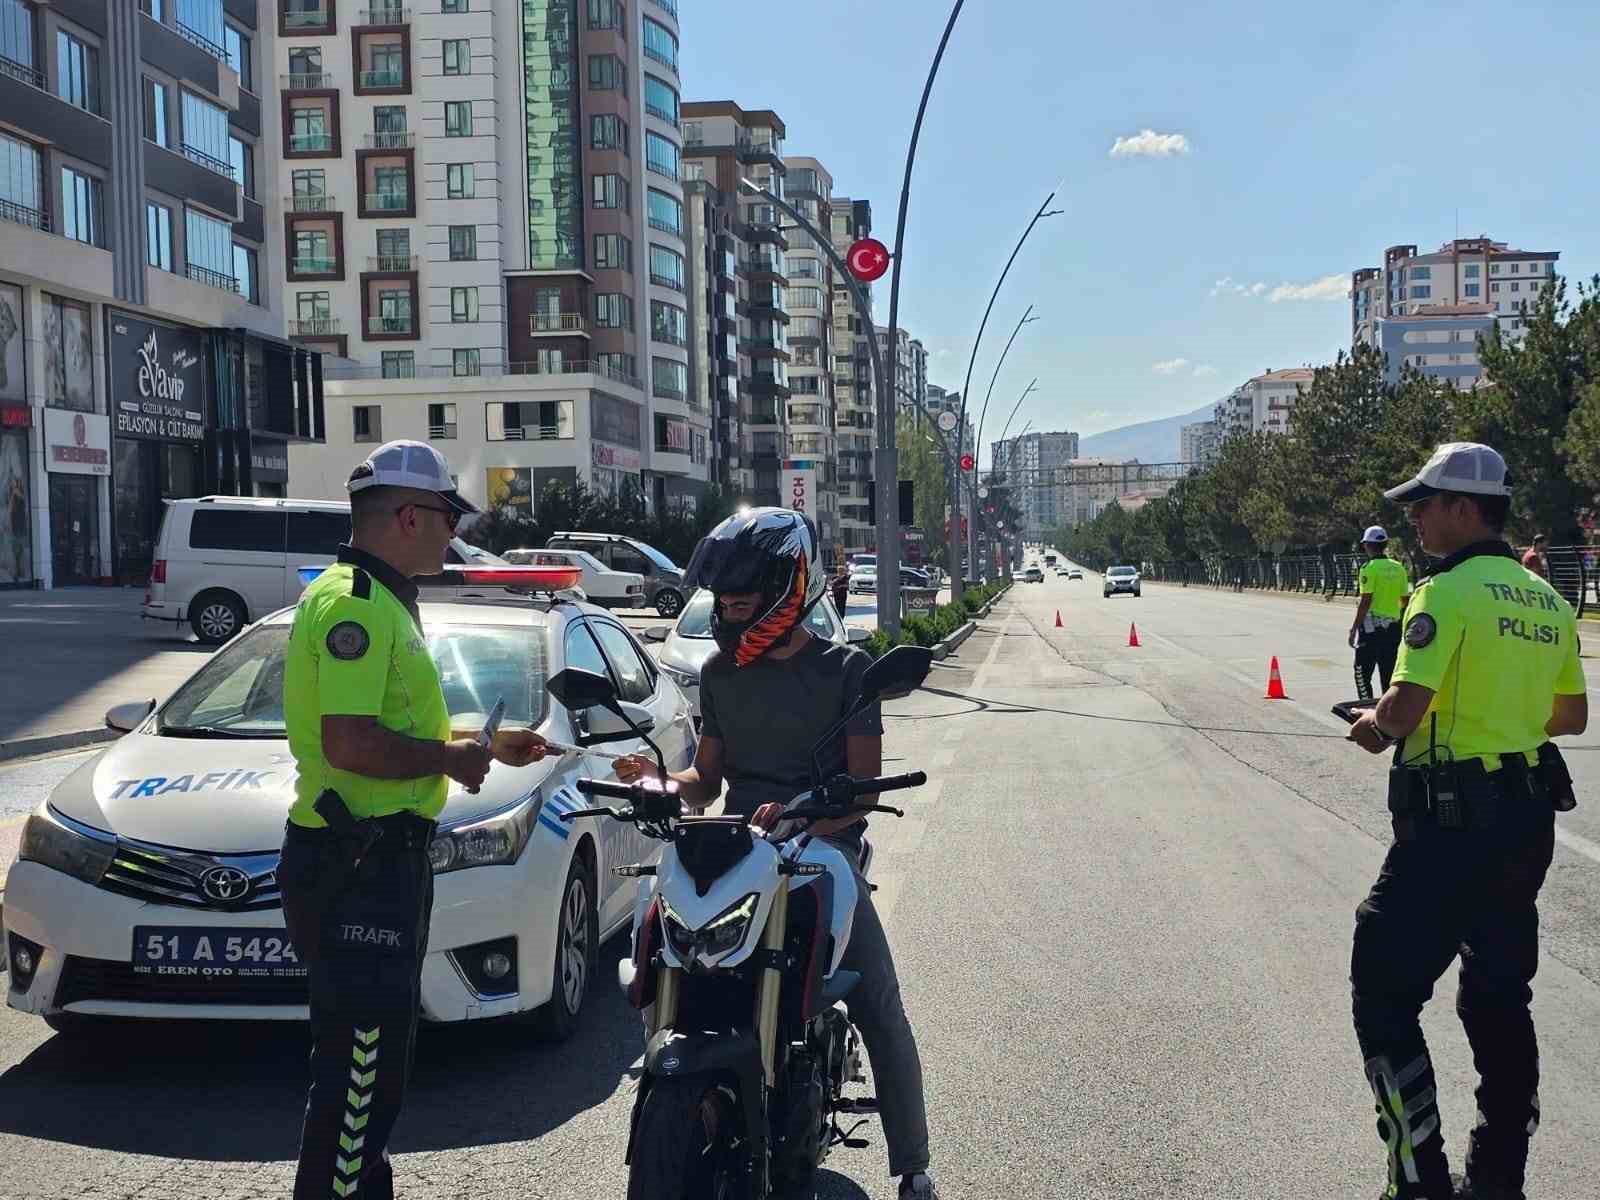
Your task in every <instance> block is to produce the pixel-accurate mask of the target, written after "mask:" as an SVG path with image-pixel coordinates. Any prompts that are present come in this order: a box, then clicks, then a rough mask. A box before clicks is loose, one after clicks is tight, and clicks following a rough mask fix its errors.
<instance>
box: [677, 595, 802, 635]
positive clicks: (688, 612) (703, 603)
mask: <svg viewBox="0 0 1600 1200" xmlns="http://www.w3.org/2000/svg"><path fill="white" fill-rule="evenodd" d="M806 628H807V629H809V630H810V631H811V632H812V633H814V634H815V635H816V636H817V637H820V638H832V637H833V622H832V621H831V620H830V619H829V617H828V610H827V609H825V608H824V607H823V606H822V602H821V601H820V600H819V601H818V602H817V603H816V604H814V605H812V606H811V611H810V612H809V613H807V614H806ZM674 632H675V633H676V634H677V635H678V636H679V637H686V638H708V637H710V636H711V593H710V592H708V591H706V590H705V589H704V588H701V589H700V590H699V591H698V592H696V593H695V594H694V595H693V596H691V597H690V598H689V603H687V604H685V605H684V606H683V615H682V616H681V617H679V618H678V627H677V629H676V630H674Z"/></svg>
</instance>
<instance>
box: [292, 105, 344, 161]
mask: <svg viewBox="0 0 1600 1200" xmlns="http://www.w3.org/2000/svg"><path fill="white" fill-rule="evenodd" d="M289 149H290V150H292V151H297V152H304V151H308V150H309V151H316V150H331V149H333V135H332V134H330V133H329V132H328V110H327V109H325V108H320V107H319V108H306V107H301V108H291V109H290V110H289Z"/></svg>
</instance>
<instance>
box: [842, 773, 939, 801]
mask: <svg viewBox="0 0 1600 1200" xmlns="http://www.w3.org/2000/svg"><path fill="white" fill-rule="evenodd" d="M927 782H928V774H927V772H926V771H908V772H906V774H904V775H884V776H882V777H881V778H878V779H857V780H853V781H852V785H853V786H852V787H851V791H853V792H854V793H855V794H856V795H858V796H871V795H873V794H874V793H877V792H898V791H900V790H901V789H902V788H914V787H921V786H922V785H923V784H925V783H927Z"/></svg>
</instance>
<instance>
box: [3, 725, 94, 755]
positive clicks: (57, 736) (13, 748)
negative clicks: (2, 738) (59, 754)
mask: <svg viewBox="0 0 1600 1200" xmlns="http://www.w3.org/2000/svg"><path fill="white" fill-rule="evenodd" d="M121 736H122V735H121V734H120V733H118V732H117V731H116V730H115V729H104V728H101V729H79V730H75V731H74V732H72V733H51V734H45V735H43V736H41V737H27V738H16V739H14V740H12V741H9V742H0V762H6V761H7V760H9V759H13V758H31V757H33V756H34V755H35V754H50V753H52V752H53V751H56V750H75V749H77V748H78V747H80V746H93V745H96V744H98V743H100V742H110V741H115V740H116V739H117V738H119V737H121Z"/></svg>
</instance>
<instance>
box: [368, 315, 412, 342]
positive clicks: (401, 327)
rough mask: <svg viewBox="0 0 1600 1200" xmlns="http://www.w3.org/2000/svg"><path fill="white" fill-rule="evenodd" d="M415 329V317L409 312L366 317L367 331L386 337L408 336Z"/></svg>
mask: <svg viewBox="0 0 1600 1200" xmlns="http://www.w3.org/2000/svg"><path fill="white" fill-rule="evenodd" d="M416 331H417V319H416V317H414V316H413V315H412V314H410V313H399V314H397V315H395V316H389V317H368V318H367V332H368V333H375V334H378V335H379V336H387V337H408V336H411V335H413V334H415V333H416Z"/></svg>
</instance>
